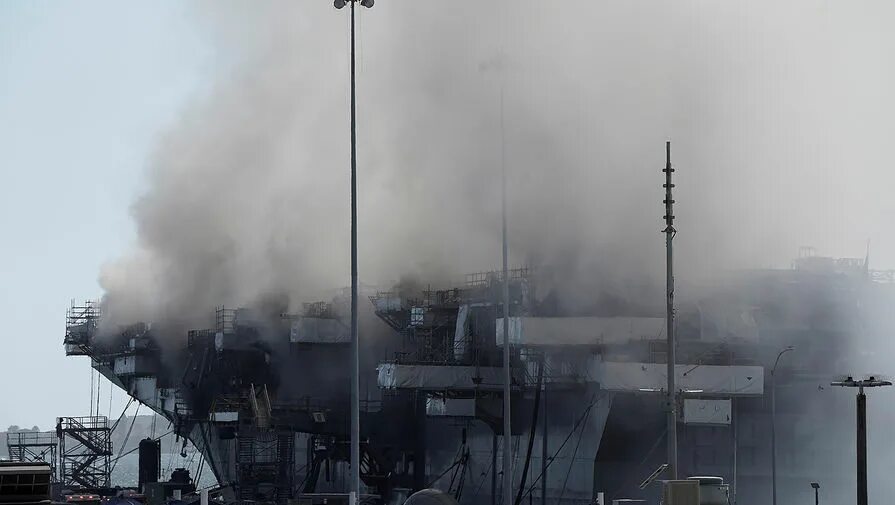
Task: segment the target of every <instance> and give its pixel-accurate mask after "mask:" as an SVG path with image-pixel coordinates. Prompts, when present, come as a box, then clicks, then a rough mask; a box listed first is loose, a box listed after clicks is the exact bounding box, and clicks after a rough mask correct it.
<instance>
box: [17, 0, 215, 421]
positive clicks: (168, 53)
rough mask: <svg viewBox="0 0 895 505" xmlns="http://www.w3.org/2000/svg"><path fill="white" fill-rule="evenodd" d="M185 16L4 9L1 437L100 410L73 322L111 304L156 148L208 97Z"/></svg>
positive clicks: (135, 8)
mask: <svg viewBox="0 0 895 505" xmlns="http://www.w3.org/2000/svg"><path fill="white" fill-rule="evenodd" d="M184 6H185V3H184V2H176V1H162V2H146V3H128V4H124V3H121V2H114V1H86V2H50V1H35V2H31V1H28V2H24V1H23V2H2V3H0V174H2V177H0V230H2V237H3V240H2V248H0V265H2V267H0V307H2V308H0V314H2V320H3V323H2V327H3V330H2V333H0V341H2V347H0V392H2V393H0V398H2V401H0V429H5V428H6V426H8V425H9V424H22V425H28V426H31V425H32V424H39V425H40V427H41V428H43V429H50V428H52V426H51V424H52V423H53V418H54V417H55V416H58V415H86V414H87V412H88V409H89V395H90V371H89V370H90V367H89V364H88V362H87V360H86V358H66V357H65V356H64V352H63V349H62V337H63V335H64V321H65V319H64V317H65V310H66V308H67V306H68V304H69V302H70V299H71V298H73V297H75V298H88V297H94V298H96V297H98V296H99V295H100V294H101V291H100V289H99V286H98V284H97V275H98V272H99V268H100V265H101V264H102V263H103V262H104V261H106V260H108V258H109V257H110V255H114V254H118V253H120V252H121V251H122V250H123V249H124V248H125V247H126V246H127V244H128V243H129V242H130V241H132V240H133V237H134V233H133V229H132V228H133V226H132V224H131V221H130V214H129V206H130V205H131V202H132V201H133V199H134V198H135V196H136V194H137V193H138V192H139V191H140V184H141V178H142V175H141V174H142V172H143V169H144V167H145V165H146V163H147V156H148V153H149V151H150V149H151V146H152V145H153V143H154V142H155V139H156V137H157V135H158V134H159V132H160V130H162V129H163V128H165V127H166V126H167V125H169V124H170V123H172V122H173V121H175V120H176V118H177V114H178V111H179V110H180V109H181V108H182V107H183V104H184V102H186V101H187V100H188V99H189V97H190V96H191V95H195V94H196V93H200V92H201V90H202V88H203V86H204V80H205V79H204V78H203V75H206V73H207V72H208V69H209V67H210V60H211V57H212V53H211V51H210V50H209V48H208V47H207V45H206V44H205V43H204V42H203V39H202V37H201V36H199V35H197V33H196V29H195V26H194V24H195V23H194V22H193V21H191V20H190V16H193V15H194V13H193V14H191V13H189V12H187V9H185V7H184ZM103 389H104V390H105V391H106V392H108V391H109V387H108V383H106V384H105V385H104V388H103ZM120 396H121V395H120V394H118V395H117V397H116V400H115V407H114V408H113V410H114V412H113V416H116V415H117V414H118V412H119V411H120V409H121V405H120ZM103 398H104V399H103V401H102V403H103V408H102V410H103V412H104V413H105V411H106V410H107V408H108V407H107V406H108V397H107V393H103Z"/></svg>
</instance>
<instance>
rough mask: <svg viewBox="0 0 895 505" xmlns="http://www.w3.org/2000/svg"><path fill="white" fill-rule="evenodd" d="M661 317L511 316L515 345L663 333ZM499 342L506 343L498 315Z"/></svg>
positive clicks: (594, 342) (613, 340) (600, 340)
mask: <svg viewBox="0 0 895 505" xmlns="http://www.w3.org/2000/svg"><path fill="white" fill-rule="evenodd" d="M664 328H665V319H663V318H661V317H511V318H510V324H509V329H508V330H509V338H510V343H511V344H513V345H526V346H542V345H597V344H602V343H621V342H626V341H628V340H632V339H633V340H640V339H644V338H653V339H654V338H658V337H660V336H662V335H663V331H664ZM495 329H496V342H497V345H498V346H503V318H499V319H497V325H496V327H495Z"/></svg>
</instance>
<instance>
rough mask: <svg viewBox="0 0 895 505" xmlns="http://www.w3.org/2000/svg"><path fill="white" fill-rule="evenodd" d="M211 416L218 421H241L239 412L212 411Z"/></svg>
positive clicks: (214, 420)
mask: <svg viewBox="0 0 895 505" xmlns="http://www.w3.org/2000/svg"><path fill="white" fill-rule="evenodd" d="M209 418H210V419H211V420H212V421H213V422H216V423H235V422H238V421H239V412H235V411H233V412H212V413H211V414H210V415H209Z"/></svg>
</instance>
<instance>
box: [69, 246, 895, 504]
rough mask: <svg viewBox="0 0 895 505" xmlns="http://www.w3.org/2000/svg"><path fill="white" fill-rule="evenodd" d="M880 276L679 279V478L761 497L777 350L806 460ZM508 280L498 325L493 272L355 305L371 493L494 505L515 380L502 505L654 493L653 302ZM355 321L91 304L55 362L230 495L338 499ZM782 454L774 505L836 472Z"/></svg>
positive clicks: (663, 356)
mask: <svg viewBox="0 0 895 505" xmlns="http://www.w3.org/2000/svg"><path fill="white" fill-rule="evenodd" d="M886 275H889V274H886V273H877V272H872V271H870V270H868V269H867V261H866V260H833V259H829V258H819V257H816V256H813V255H810V254H805V255H804V256H803V257H801V258H800V259H799V260H797V261H796V262H795V263H794V264H793V267H792V268H791V269H781V270H762V271H745V272H734V273H728V274H724V276H723V277H722V278H721V279H718V280H717V282H714V283H713V284H712V285H709V286H687V285H686V284H679V286H678V297H677V300H678V302H677V306H678V308H677V309H676V312H677V313H676V315H675V322H676V340H677V344H676V347H677V349H676V353H677V359H676V363H677V364H676V365H675V366H674V370H675V384H676V387H677V389H678V390H677V391H675V392H674V393H675V396H676V398H677V411H678V412H681V414H680V415H679V416H678V432H679V454H678V472H679V474H680V475H681V476H686V475H694V474H695V475H717V476H722V477H724V478H725V480H726V481H727V482H729V483H730V484H731V489H732V493H733V494H734V495H735V496H736V501H737V502H738V503H747V504H748V503H760V502H764V501H766V499H767V497H768V496H769V495H770V487H769V485H770V475H769V473H768V471H767V468H766V467H767V462H768V461H769V459H767V458H768V455H769V452H768V451H769V449H768V447H767V437H766V436H765V434H767V433H768V431H769V430H770V424H769V406H768V405H767V402H766V401H765V393H766V388H765V374H766V373H767V372H766V369H767V368H766V367H768V366H769V363H773V358H774V357H775V356H776V355H777V352H778V351H779V350H780V348H781V347H783V346H786V345H795V346H796V348H797V349H798V352H795V353H793V356H792V359H790V360H787V363H786V364H781V366H780V367H779V368H778V370H777V372H776V374H777V375H776V379H777V381H776V384H777V388H778V389H777V395H778V402H779V404H780V405H779V407H778V410H779V412H778V425H779V429H780V430H781V435H780V440H779V441H778V450H779V451H780V452H781V453H783V454H786V453H788V452H792V453H793V454H794V455H798V454H801V453H800V452H799V451H802V450H803V448H804V447H805V442H806V441H805V440H803V439H800V438H799V437H798V436H796V434H794V432H791V431H788V429H787V428H786V427H787V426H791V425H797V424H798V420H799V418H800V416H804V415H809V414H810V413H811V412H814V411H815V410H816V409H817V408H818V407H817V405H816V403H817V402H820V401H821V400H819V398H820V396H819V394H822V393H818V391H817V383H818V380H819V378H821V377H825V378H828V377H830V376H832V375H835V374H838V373H840V372H841V371H842V370H846V369H847V366H848V360H849V359H850V354H849V350H848V348H847V347H846V345H845V342H846V341H847V340H848V339H853V338H854V337H855V333H856V330H855V329H856V328H859V327H860V325H856V321H860V320H862V318H867V317H871V316H869V315H868V312H867V311H874V310H876V308H881V307H884V306H885V304H883V303H882V302H880V301H879V300H883V299H886V300H888V298H886V297H887V296H888V297H889V298H891V295H890V294H888V293H890V291H892V290H891V286H890V285H889V284H888V283H886V282H885V281H886ZM508 280H509V288H510V295H509V307H508V311H509V318H506V319H505V318H504V317H503V309H504V307H503V302H502V300H503V296H502V281H503V274H502V273H501V272H484V273H479V274H472V275H469V276H467V277H466V278H465V280H464V281H462V282H459V283H457V285H454V286H449V287H447V288H445V289H430V288H423V287H422V286H421V285H398V286H396V287H395V288H393V289H392V290H391V291H384V292H371V293H367V294H366V295H367V297H368V298H369V301H370V304H369V305H368V307H369V309H368V310H367V311H366V312H362V313H361V321H360V335H361V338H360V346H361V347H360V367H361V374H360V392H361V393H360V397H361V402H360V414H361V424H360V431H361V463H360V473H361V480H362V484H363V487H364V490H363V493H365V494H366V495H367V496H368V497H370V498H373V499H379V500H381V501H382V502H384V503H392V502H400V500H401V499H402V497H406V496H407V495H408V494H409V493H411V492H412V491H415V490H420V489H424V488H429V487H437V488H439V489H442V490H444V491H446V492H447V493H449V494H451V495H452V496H454V497H455V498H456V499H457V500H458V501H459V502H460V503H463V504H467V503H496V500H497V497H498V496H499V495H500V494H501V493H500V490H499V489H498V487H499V477H498V476H497V471H496V469H499V468H501V466H502V463H503V461H502V457H501V454H502V447H500V444H499V441H500V440H501V439H502V437H501V435H502V434H503V427H502V426H503V412H502V405H503V393H502V385H503V381H502V377H503V376H502V374H503V371H504V367H507V366H508V367H510V369H511V376H512V378H513V381H512V388H511V391H512V393H511V394H512V395H513V396H512V400H513V401H512V405H513V412H512V413H511V414H512V415H511V416H510V417H511V420H512V426H511V431H512V433H511V438H510V439H511V440H513V447H512V454H513V455H514V456H513V461H512V464H513V465H514V468H515V470H514V472H513V473H514V482H513V488H514V490H516V491H515V504H514V505H519V504H520V503H522V502H523V501H525V502H532V503H534V502H540V503H544V504H548V503H549V504H566V503H568V504H572V503H574V504H582V505H584V504H588V503H591V502H593V500H594V499H595V497H596V496H597V493H603V494H604V497H605V499H606V500H607V501H608V500H611V499H616V498H637V497H647V496H649V497H655V496H657V495H658V492H659V490H658V489H657V488H656V487H651V488H647V489H646V490H640V489H639V488H638V486H637V484H638V483H639V482H640V481H642V480H643V478H645V477H646V476H648V475H649V474H650V472H651V471H652V470H654V469H655V468H656V467H658V466H659V465H660V464H663V463H666V461H665V455H664V451H662V449H661V447H662V445H663V443H664V442H665V441H666V438H665V437H666V429H665V426H666V422H665V418H666V413H667V408H666V405H665V397H666V394H665V391H664V387H665V384H666V383H667V372H666V370H667V356H668V348H667V343H666V342H667V341H666V335H665V329H664V327H665V318H664V317H663V313H662V307H661V306H659V307H656V308H650V307H647V308H643V305H642V304H641V305H637V306H636V307H635V305H634V304H630V303H628V304H625V303H612V304H595V305H593V306H591V307H589V308H586V309H579V310H576V311H569V310H567V309H564V308H563V305H562V304H561V303H558V302H557V296H556V291H557V290H558V289H562V286H556V285H555V284H551V283H548V282H545V281H544V279H543V278H542V277H540V276H539V275H538V274H537V272H534V271H531V270H528V269H525V268H522V269H516V270H510V271H509V273H508ZM688 293H698V295H695V296H689V297H688V296H687V294H688ZM871 301H874V302H873V303H870V302H871ZM346 307H347V303H346V297H337V298H336V299H335V300H333V301H332V302H325V303H324V302H321V303H314V304H308V305H306V306H305V307H304V309H303V310H302V311H301V313H299V314H288V313H284V311H283V309H282V308H281V307H261V308H254V309H252V310H249V309H230V308H219V309H217V310H216V311H215V312H214V313H213V314H209V317H208V324H207V327H204V328H183V327H179V326H177V325H172V324H170V323H167V322H163V321H162V322H153V323H151V324H150V323H137V324H133V325H130V326H126V327H114V328H110V327H108V325H103V324H101V323H102V321H103V319H102V314H101V313H100V306H99V304H86V305H82V306H76V307H72V309H71V310H70V311H69V314H68V317H67V325H66V335H65V348H66V352H67V353H68V354H70V355H86V356H89V357H90V358H91V363H92V365H93V367H94V368H96V369H97V370H98V371H99V372H100V373H102V374H103V375H104V376H105V377H107V378H108V379H109V380H111V381H112V382H114V383H115V384H116V385H118V386H119V387H121V388H122V389H124V390H125V391H127V392H128V394H130V395H131V396H132V397H134V398H136V399H137V400H139V401H140V402H142V403H143V404H144V405H147V406H149V407H150V408H151V409H153V410H154V411H155V412H158V413H159V414H161V415H163V416H165V417H166V418H167V419H169V420H170V421H171V423H172V425H173V426H174V429H175V431H176V432H177V434H178V435H180V436H182V437H185V438H188V439H189V440H190V441H191V442H192V443H193V444H194V445H195V446H196V447H197V448H198V449H199V450H200V451H201V452H202V454H203V456H204V458H205V462H206V464H207V466H208V467H209V468H210V469H211V470H212V471H213V472H214V475H215V476H216V478H217V481H218V483H219V485H220V487H221V490H222V492H223V495H224V496H225V497H226V498H227V499H228V500H231V501H263V502H276V503H285V502H286V501H287V500H288V499H292V498H302V497H304V498H307V499H308V500H312V497H314V496H331V495H329V494H327V493H344V492H346V491H347V490H348V486H349V481H348V480H349V472H348V461H349V459H350V443H349V442H350V440H349V432H350V430H349V427H350V400H349V399H350V384H349V377H348V373H347V372H346V365H347V364H348V363H349V359H350V342H351V340H350V331H349V326H348V324H347V321H348V318H347V316H348V312H347V310H346ZM504 325H507V329H508V331H507V333H508V335H509V342H504V341H503V338H502V335H503V329H504ZM504 345H509V346H510V350H511V353H510V356H511V358H510V361H509V362H508V363H507V362H504V360H503V346H504ZM825 380H826V381H827V382H829V381H828V379H825ZM809 393H810V394H809ZM829 401H830V398H829V397H824V399H823V402H825V403H824V405H825V407H824V408H829V407H828V406H829ZM830 422H833V421H830ZM833 428H836V426H833ZM849 432H850V431H849ZM812 443H814V445H813V446H812V447H819V448H820V449H812V450H813V451H817V450H826V449H824V448H825V447H827V446H825V445H824V444H825V443H826V442H825V441H823V440H815V441H812ZM829 450H834V449H832V448H830V449H829ZM781 460H782V463H781V479H780V482H781V490H782V494H783V495H784V496H786V495H787V491H786V490H787V488H788V486H789V484H790V483H792V485H793V486H795V485H796V484H797V483H800V482H801V481H802V479H803V478H804V479H808V480H806V481H805V482H809V481H810V480H817V479H820V478H821V476H823V475H827V474H829V475H828V476H827V480H826V481H825V482H831V483H832V482H835V480H836V479H837V478H839V479H841V478H842V477H841V476H837V472H836V471H834V470H830V469H827V470H823V469H819V470H816V471H815V470H814V469H810V471H811V472H814V473H812V474H811V475H810V476H805V475H802V474H801V473H800V472H808V471H809V470H808V469H805V468H807V467H806V466H805V465H802V464H799V463H798V461H797V456H793V458H787V457H784V458H781ZM819 472H820V473H819ZM823 472H827V473H823ZM738 484H739V486H738ZM743 484H746V485H743ZM798 485H799V486H801V484H798ZM738 487H739V488H741V489H742V491H738ZM804 487H806V488H807V485H805V486H804ZM809 491H810V490H809ZM312 501H313V500H312ZM504 505H506V504H504Z"/></svg>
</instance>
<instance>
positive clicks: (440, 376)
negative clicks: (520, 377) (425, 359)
mask: <svg viewBox="0 0 895 505" xmlns="http://www.w3.org/2000/svg"><path fill="white" fill-rule="evenodd" d="M377 371H378V373H379V378H378V383H379V387H381V388H385V389H425V390H432V391H443V390H446V389H454V390H458V389H470V390H471V389H475V387H476V384H475V382H474V381H473V379H474V378H476V377H478V378H480V379H481V382H480V383H479V385H478V386H479V389H482V390H491V391H495V390H500V389H501V388H502V387H503V375H502V373H503V369H502V368H497V367H479V368H478V371H477V370H476V367H474V366H447V365H399V364H397V363H382V364H380V365H379V367H378V368H377ZM514 382H515V380H514Z"/></svg>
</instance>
